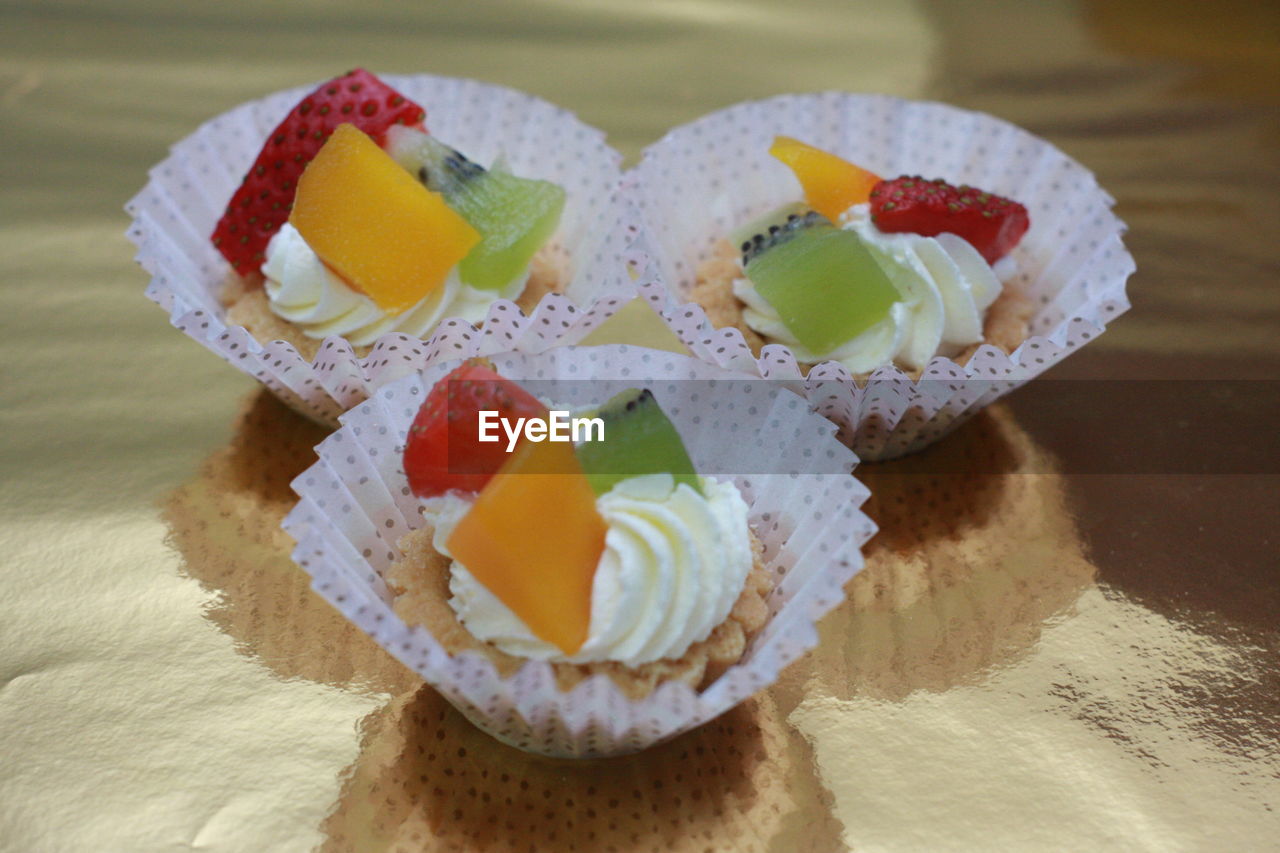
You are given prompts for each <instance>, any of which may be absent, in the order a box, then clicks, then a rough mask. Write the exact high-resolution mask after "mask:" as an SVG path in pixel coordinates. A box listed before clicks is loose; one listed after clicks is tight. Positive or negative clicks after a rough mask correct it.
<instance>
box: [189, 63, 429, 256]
mask: <svg viewBox="0 0 1280 853" xmlns="http://www.w3.org/2000/svg"><path fill="white" fill-rule="evenodd" d="M426 115H427V114H426V111H425V110H423V109H422V107H420V106H418V105H417V104H415V103H414V102H413V101H411V100H409V99H408V98H406V97H405V96H404V95H401V94H400V93H399V92H397V91H396V90H395V89H392V88H391V87H390V86H388V85H387V84H386V83H383V82H382V81H381V80H379V79H378V78H377V77H375V76H374V75H372V74H370V73H369V72H368V71H365V70H364V69H363V68H357V69H355V70H354V71H348V72H347V73H346V74H344V75H342V76H341V77H335V78H334V79H332V80H330V81H329V82H328V83H325V84H323V85H322V86H320V87H319V88H318V89H316V90H315V91H314V92H312V93H311V94H310V95H307V96H306V97H305V98H303V99H302V100H301V101H299V102H298V105H297V106H295V107H294V108H293V110H292V111H290V113H289V115H287V116H285V119H284V121H282V122H280V124H279V125H278V126H277V127H276V129H275V130H273V131H272V132H271V133H270V134H269V135H268V136H267V142H266V144H265V145H263V146H262V150H261V151H260V152H258V159H257V160H255V161H254V163H253V166H252V167H251V168H250V169H249V171H248V172H247V173H245V176H244V180H243V181H242V182H241V184H240V187H239V189H237V190H236V192H235V195H233V196H232V197H231V202H230V203H229V204H228V205H227V211H226V213H224V214H222V218H221V219H220V220H218V225H217V227H216V228H214V229H213V237H212V239H213V245H214V246H216V247H217V248H218V251H220V252H222V256H223V257H224V258H226V259H227V260H228V261H229V262H230V263H231V266H233V267H234V268H235V271H236V272H238V273H240V274H241V275H246V274H248V273H250V272H252V271H254V270H256V269H257V268H258V267H259V266H261V265H262V261H263V258H264V257H265V256H266V250H267V243H269V242H270V241H271V238H272V236H274V235H275V233H276V229H278V228H279V227H280V226H281V225H283V224H284V223H285V221H286V220H288V218H289V211H290V209H291V208H292V207H293V195H294V192H295V191H296V187H297V185H298V176H299V175H301V174H302V170H303V169H305V168H306V166H307V164H308V163H310V162H311V158H312V157H314V156H316V152H317V151H319V150H320V146H322V145H324V143H325V140H326V139H328V138H329V134H331V133H333V131H334V128H336V127H337V126H338V125H340V124H354V125H355V126H356V127H358V128H360V129H361V130H363V131H364V132H365V133H366V134H368V135H369V136H371V137H373V139H374V141H375V142H377V143H378V144H379V145H382V144H383V143H384V141H385V137H386V132H387V128H389V127H391V126H392V125H394V124H405V125H409V126H410V127H419V128H420V127H422V122H423V120H424V119H425V118H426Z"/></svg>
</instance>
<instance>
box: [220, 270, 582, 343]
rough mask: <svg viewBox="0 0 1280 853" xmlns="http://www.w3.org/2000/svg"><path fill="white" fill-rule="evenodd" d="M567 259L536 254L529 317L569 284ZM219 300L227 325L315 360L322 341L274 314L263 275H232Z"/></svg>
mask: <svg viewBox="0 0 1280 853" xmlns="http://www.w3.org/2000/svg"><path fill="white" fill-rule="evenodd" d="M567 273H568V258H567V256H566V255H565V253H564V251H563V250H562V249H561V248H560V247H559V246H543V247H542V248H541V249H539V250H538V252H537V253H536V254H534V256H533V259H532V261H531V262H530V264H529V278H528V280H527V281H526V282H525V285H524V290H522V291H521V292H520V295H519V296H517V297H516V299H515V302H516V304H517V305H519V306H520V310H521V311H523V312H525V313H526V314H529V313H531V312H532V311H533V308H534V306H536V305H537V304H538V300H540V299H542V297H543V296H546V295H547V294H548V293H561V292H563V291H564V288H565V286H566V285H567V284H568V281H567V278H568V275H567ZM219 298H220V300H221V302H222V304H223V306H224V307H225V308H226V309H227V317H226V320H227V324H228V325H233V326H244V328H245V329H247V330H248V332H249V334H251V335H253V337H254V338H255V339H256V340H257V341H258V343H260V344H263V345H266V344H268V343H271V342H272V341H285V342H286V343H289V344H291V345H292V346H293V348H294V349H295V350H297V351H298V354H299V355H300V356H302V357H303V358H304V359H306V360H307V361H315V357H316V353H318V352H319V351H320V345H321V344H322V343H324V341H323V340H319V339H317V338H311V337H308V336H307V335H306V334H305V333H304V332H303V330H302V327H301V326H297V325H295V324H293V323H290V322H289V321H288V320H283V319H281V318H280V317H277V316H276V315H275V314H274V313H273V312H272V311H271V303H270V302H269V301H268V299H267V292H266V290H265V289H264V288H263V286H262V276H261V275H259V274H256V273H255V274H254V275H252V276H238V275H236V274H235V273H232V274H231V275H230V276H228V278H227V281H226V283H225V284H224V285H223V289H222V293H221V294H220V297H219ZM352 349H353V350H355V353H356V355H357V356H359V357H360V358H364V357H365V356H366V355H368V354H369V353H370V351H372V350H373V345H372V344H367V345H365V346H354V345H353V346H352Z"/></svg>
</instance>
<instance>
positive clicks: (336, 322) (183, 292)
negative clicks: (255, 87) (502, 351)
mask: <svg viewBox="0 0 1280 853" xmlns="http://www.w3.org/2000/svg"><path fill="white" fill-rule="evenodd" d="M619 160H620V157H619V156H618V155H617V153H616V152H614V151H613V150H612V149H610V148H608V147H607V146H606V145H605V144H604V140H603V134H602V133H600V132H599V131H597V130H594V129H592V128H589V127H587V126H586V125H583V124H582V123H581V122H579V121H578V120H577V119H576V118H574V117H573V116H572V115H570V114H569V113H567V112H566V111H564V110H562V109H559V108H556V107H553V106H552V105H550V104H547V103H546V102H543V101H540V100H538V99H535V98H532V97H529V96H527V95H523V94H521V93H518V92H515V91H512V90H509V89H504V88H502V87H497V86H489V85H485V84H481V83H477V82H474V81H468V80H451V79H449V78H442V77H431V76H428V75H416V76H413V77H388V78H387V79H386V80H385V81H384V80H382V79H379V78H378V77H376V76H374V75H372V74H370V73H368V72H366V71H364V70H361V69H357V70H355V71H352V72H350V73H348V74H346V75H343V76H341V77H338V78H335V79H333V80H330V81H328V82H326V83H324V84H322V85H321V86H319V87H318V88H315V89H314V90H311V91H297V90H295V91H290V92H283V93H279V94H277V95H274V96H271V97H269V98H267V99H265V100H263V101H260V102H255V103H251V104H246V105H243V106H242V107H239V108H237V109H235V110H232V111H231V112H229V113H227V114H225V115H223V116H220V117H218V118H216V119H214V120H212V121H211V122H209V123H207V124H206V125H204V126H203V127H201V128H200V130H198V131H197V132H196V133H195V134H193V135H192V136H191V137H189V138H188V139H185V140H183V141H182V142H181V143H179V144H178V145H177V146H175V148H174V151H173V153H172V154H171V156H170V157H169V158H168V159H167V160H166V161H165V162H164V163H162V164H160V165H159V166H157V167H156V168H155V169H153V170H152V173H151V181H150V183H149V184H148V185H147V187H146V188H145V189H144V190H143V191H142V193H140V194H139V195H138V196H137V197H136V198H135V199H134V200H133V201H131V202H130V204H129V206H128V209H129V211H130V213H132V214H133V216H134V225H133V227H132V228H131V229H130V232H129V233H130V237H131V238H132V239H133V240H134V241H135V242H136V243H137V244H138V246H139V255H138V259H139V262H140V263H142V265H143V266H144V267H146V268H147V269H148V271H150V272H151V273H152V274H153V279H152V283H151V286H150V287H149V289H148V295H149V296H150V297H151V298H152V299H153V300H154V301H156V302H157V303H158V304H160V305H161V306H162V307H164V308H165V309H166V310H168V311H169V312H170V315H171V322H173V324H174V325H175V326H177V327H178V328H180V329H182V330H183V331H185V332H187V333H188V334H190V335H191V336H192V337H194V338H196V339H197V340H198V341H199V342H200V343H202V344H204V345H205V346H207V347H209V348H210V349H212V350H214V351H215V352H218V353H219V354H220V355H222V356H223V357H224V358H225V359H227V360H228V361H230V362H231V363H232V364H235V365H236V366H237V367H239V368H241V369H242V370H245V371H246V372H248V373H250V374H251V375H253V376H254V377H255V378H258V379H259V380H260V381H262V382H264V383H265V384H266V385H267V386H268V387H270V388H271V389H272V390H273V391H275V392H276V393H277V394H279V395H280V396H281V397H282V398H283V399H284V400H285V401H286V402H288V403H290V404H291V405H293V406H294V407H295V408H297V409H299V410H300V411H302V412H303V413H305V414H307V415H309V416H311V417H313V418H315V419H317V420H321V421H326V422H333V421H334V419H335V418H336V416H337V414H338V413H340V412H341V411H343V410H344V409H346V408H348V407H350V406H351V405H354V404H355V403H357V402H359V400H361V399H364V398H365V397H367V396H368V394H369V393H370V392H371V391H372V390H373V389H375V388H376V387H378V385H380V384H382V383H383V382H386V381H389V380H390V379H391V378H393V377H395V376H398V375H403V374H404V372H405V371H406V370H408V369H412V368H415V367H421V366H423V364H424V359H425V358H426V351H427V350H426V347H425V346H424V345H425V344H426V343H427V342H428V341H430V340H431V339H432V337H433V336H435V335H437V334H438V333H439V332H440V331H442V330H444V329H447V328H458V327H460V326H465V327H475V326H482V325H484V324H485V323H486V322H488V321H489V320H490V319H491V317H492V316H493V315H495V314H503V313H512V314H514V315H519V316H521V317H523V315H524V313H525V312H527V313H528V314H532V313H534V312H535V311H536V310H537V306H539V305H540V304H542V303H543V301H544V299H546V298H555V299H557V300H560V302H561V305H562V306H563V305H569V304H575V303H576V304H578V305H587V304H589V303H590V302H591V301H592V300H593V299H594V298H595V296H596V295H597V294H598V293H599V292H601V290H603V289H607V287H608V286H609V285H610V284H611V283H613V281H614V279H615V278H621V277H624V276H625V271H624V270H622V269H621V264H620V263H619V258H620V256H621V254H622V252H623V251H624V250H625V239H626V238H625V236H623V235H621V234H620V233H615V229H614V227H613V226H614V225H615V223H616V220H617V218H618V215H619V214H618V212H617V211H618V203H617V200H616V197H615V192H616V188H617V186H616V185H617V181H618V179H619V177H620V173H619V171H618V162H619ZM562 293H563V294H566V295H567V299H566V298H564V297H560V296H554V297H553V295H554V294H562ZM517 322H518V321H517ZM406 355H407V356H408V359H407V360H406V359H405V358H404V356H406Z"/></svg>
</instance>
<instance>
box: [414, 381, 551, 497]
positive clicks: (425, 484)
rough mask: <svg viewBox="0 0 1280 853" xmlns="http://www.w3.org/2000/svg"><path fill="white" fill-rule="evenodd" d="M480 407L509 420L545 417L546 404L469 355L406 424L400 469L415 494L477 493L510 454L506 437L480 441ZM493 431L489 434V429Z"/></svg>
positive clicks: (501, 434) (434, 389) (427, 495)
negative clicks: (407, 434) (406, 438)
mask: <svg viewBox="0 0 1280 853" xmlns="http://www.w3.org/2000/svg"><path fill="white" fill-rule="evenodd" d="M481 409H485V410H488V411H496V412H498V416H499V417H501V418H507V419H509V420H510V421H511V422H512V423H513V424H514V423H515V420H516V419H517V418H546V417H547V407H546V406H544V405H542V403H540V402H539V401H538V399H537V398H536V397H534V396H533V395H532V394H530V393H529V392H528V391H526V390H524V389H523V388H521V387H520V386H519V385H517V384H516V383H514V382H512V381H510V380H508V379H503V378H502V377H501V376H499V375H498V374H497V373H496V372H495V371H494V370H493V369H492V368H491V367H490V366H489V363H488V362H487V361H486V360H484V359H472V360H471V361H469V362H467V363H466V364H464V365H462V366H461V367H459V368H457V369H455V370H453V371H450V372H449V373H448V374H447V375H446V376H445V377H444V378H443V379H441V380H440V381H439V382H437V383H436V384H435V387H434V388H432V389H431V393H429V394H427V399H426V401H425V402H423V404H422V408H421V409H419V410H418V416H417V417H416V418H414V420H413V426H411V427H409V439H408V441H406V442H405V446H404V471H405V473H406V474H408V475H409V488H410V489H412V490H413V493H414V494H415V495H418V496H419V497H424V498H427V497H432V496H434V495H442V494H444V493H445V492H447V491H449V490H450V489H461V490H463V491H468V492H478V491H480V490H481V489H483V488H484V485H485V483H487V482H489V478H490V477H492V476H493V475H494V474H495V473H496V472H497V470H498V469H499V468H501V467H502V463H504V462H506V461H507V459H508V458H509V456H510V454H508V453H507V436H506V434H505V433H504V432H503V431H502V429H501V427H499V428H498V429H497V431H496V434H498V435H499V437H500V440H499V441H496V442H483V443H482V442H481V441H480V440H479V434H480V433H479V430H480V415H479V412H480V410H481ZM491 434H493V433H491Z"/></svg>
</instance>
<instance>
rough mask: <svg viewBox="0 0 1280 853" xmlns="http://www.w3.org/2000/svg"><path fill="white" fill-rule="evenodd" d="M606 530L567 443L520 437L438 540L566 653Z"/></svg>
mask: <svg viewBox="0 0 1280 853" xmlns="http://www.w3.org/2000/svg"><path fill="white" fill-rule="evenodd" d="M504 455H505V454H504ZM606 530H607V527H606V525H605V522H604V519H603V518H601V517H600V513H599V511H598V510H597V509H596V496H595V493H594V492H593V491H592V490H591V486H590V484H589V483H588V482H587V478H586V477H585V476H583V472H582V466H581V465H580V464H579V462H578V457H577V456H576V455H575V454H574V451H573V445H572V444H570V443H569V442H561V441H541V442H535V441H522V442H520V443H519V444H518V445H516V449H515V451H514V452H513V453H512V454H511V455H510V457H509V458H508V460H507V462H506V464H504V465H503V466H502V468H501V469H500V470H499V471H498V472H497V473H496V474H495V475H494V476H493V478H492V479H491V480H489V482H488V484H487V485H486V486H485V487H484V489H483V490H482V491H481V492H480V494H479V495H478V496H477V497H476V500H475V503H474V504H472V506H471V509H469V510H468V511H467V514H466V515H464V516H463V517H462V519H461V520H460V521H459V522H458V525H457V527H455V528H454V529H453V532H452V533H451V534H450V535H449V539H448V541H447V542H446V543H445V545H446V547H447V548H448V549H449V553H450V554H451V555H452V556H453V558H454V559H455V560H457V561H458V562H459V563H461V564H462V565H463V566H465V567H466V569H467V571H469V572H471V574H472V575H473V576H475V578H476V580H478V581H480V583H482V584H484V585H485V587H486V588H487V589H488V590H489V591H490V592H492V593H493V594H494V595H496V596H497V597H498V598H499V599H500V600H501V601H502V603H503V604H505V605H506V606H507V607H509V608H510V609H511V611H512V612H513V613H515V615H516V616H518V617H519V618H520V620H521V621H523V622H524V623H525V624H526V625H528V626H529V630H531V631H532V632H533V633H534V634H535V635H536V636H538V637H539V638H541V639H543V640H545V641H546V642H548V643H552V644H554V645H555V646H556V647H558V648H559V649H560V650H561V651H563V652H564V653H565V654H566V655H572V654H574V653H575V652H577V651H578V649H580V648H581V647H582V644H583V643H584V642H585V641H586V639H587V631H588V629H589V627H590V623H591V586H592V582H593V581H594V579H595V572H596V566H597V564H599V562H600V555H601V554H602V553H603V552H604V538H605V533H606Z"/></svg>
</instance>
